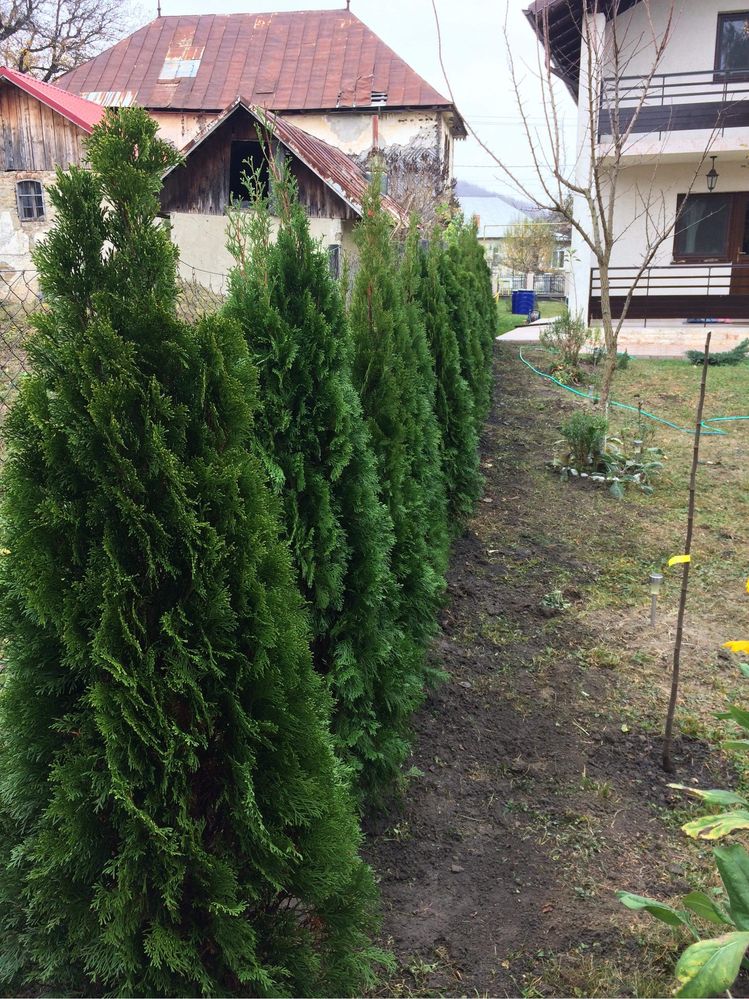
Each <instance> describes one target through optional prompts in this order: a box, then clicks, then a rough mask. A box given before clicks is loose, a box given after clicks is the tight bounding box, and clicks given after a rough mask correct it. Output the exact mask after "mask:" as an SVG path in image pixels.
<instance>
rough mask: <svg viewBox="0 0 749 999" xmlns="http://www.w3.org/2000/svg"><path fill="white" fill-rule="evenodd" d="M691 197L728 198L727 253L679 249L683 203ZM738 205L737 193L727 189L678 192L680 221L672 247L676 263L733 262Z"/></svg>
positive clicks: (675, 230) (675, 229)
mask: <svg viewBox="0 0 749 999" xmlns="http://www.w3.org/2000/svg"><path fill="white" fill-rule="evenodd" d="M689 197H692V198H694V197H698V198H726V199H727V201H728V219H727V221H726V241H725V253H723V254H704V253H684V252H680V251H679V246H678V241H679V237H680V236H681V233H682V232H683V230H679V228H678V226H679V223H680V222H681V220H682V218H683V214H682V205H683V204H684V201H685V200H686V199H687V198H689ZM735 206H736V194H735V192H733V191H725V192H721V193H719V194H702V192H698V193H695V192H694V191H692V192H691V194H678V195H677V196H676V212H677V215H678V216H679V221H678V222H677V223H676V227H675V228H674V242H673V248H672V257H673V262H674V263H677V264H678V263H684V264H707V263H710V264H728V263H732V262H733V257H732V254H731V235H732V231H733V224H734V211H735Z"/></svg>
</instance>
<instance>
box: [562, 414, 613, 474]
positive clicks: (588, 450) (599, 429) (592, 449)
mask: <svg viewBox="0 0 749 999" xmlns="http://www.w3.org/2000/svg"><path fill="white" fill-rule="evenodd" d="M561 429H562V435H563V437H564V440H565V441H566V443H567V445H568V446H569V457H570V461H571V463H572V465H573V466H574V468H576V469H577V470H578V471H581V470H582V469H584V468H592V469H594V470H597V468H598V464H599V461H600V458H601V455H602V454H603V451H604V448H605V446H606V434H607V433H608V429H609V424H608V420H607V419H606V417H605V416H603V415H601V414H600V413H592V412H591V411H590V410H589V409H577V410H575V412H574V413H573V414H572V416H571V417H570V418H569V419H568V420H565V422H564V423H563V424H562V428H561Z"/></svg>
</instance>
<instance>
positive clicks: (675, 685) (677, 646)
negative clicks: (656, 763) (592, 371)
mask: <svg viewBox="0 0 749 999" xmlns="http://www.w3.org/2000/svg"><path fill="white" fill-rule="evenodd" d="M711 338H712V333H708V334H707V339H706V340H705V356H704V359H703V362H702V364H703V367H702V382H701V384H700V401H699V403H698V404H697V422H696V425H695V430H694V448H693V450H692V474H691V476H690V479H689V510H688V513H687V536H686V541H685V544H684V554H685V555H691V554H692V534H693V533H694V509H695V499H696V495H697V465H698V462H699V458H700V437H701V435H702V414H703V413H704V410H705V391H706V389H707V369H708V361H709V359H710V340H711ZM691 565H692V563H691V561H690V562H687V563H686V564H685V565H684V572H683V574H682V577H681V597H680V599H679V616H678V618H677V620H676V638H675V641H674V665H673V670H672V673H671V697H670V699H669V702H668V712H667V713H666V731H665V734H664V737H663V769H664V770H665V771H666V772H667V773H670V774H671V773H673V772H674V763H673V758H672V747H673V735H674V716H675V714H676V701H677V698H678V696H679V673H680V669H681V645H682V641H683V639H684V617H685V615H686V609H687V594H688V592H689V570H690V568H691Z"/></svg>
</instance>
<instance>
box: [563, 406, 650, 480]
mask: <svg viewBox="0 0 749 999" xmlns="http://www.w3.org/2000/svg"><path fill="white" fill-rule="evenodd" d="M561 430H562V439H561V440H559V441H557V442H556V443H555V445H554V448H555V451H557V454H556V455H555V458H554V460H553V461H552V463H551V467H552V468H554V469H555V470H557V471H559V472H560V474H561V475H562V477H563V478H570V477H573V478H577V477H581V478H585V479H590V480H591V481H592V482H595V483H600V484H608V486H609V488H610V490H611V493H612V494H613V495H614V496H616V498H617V499H621V498H622V496H623V495H624V488H625V485H626V484H627V483H632V484H633V485H635V486H637V488H638V489H640V490H641V491H642V492H644V493H647V494H650V493H652V492H653V486H652V485H651V480H652V479H653V477H654V476H655V475H657V473H658V472H659V471H660V469H661V468H662V467H663V462H662V461H660V460H659V458H660V457H662V454H663V452H662V451H661V450H660V448H657V447H648V448H644V449H642V450H641V451H640V452H639V453H637V454H633V455H628V454H627V453H626V452H625V450H624V443H623V441H622V440H621V439H620V438H618V437H609V436H608V430H609V424H608V420H607V419H606V417H605V416H604V415H603V414H602V413H594V412H591V411H590V410H588V409H579V410H576V412H575V413H573V414H572V416H571V417H570V418H569V419H568V420H565V422H564V423H563V424H562V427H561Z"/></svg>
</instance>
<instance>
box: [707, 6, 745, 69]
mask: <svg viewBox="0 0 749 999" xmlns="http://www.w3.org/2000/svg"><path fill="white" fill-rule="evenodd" d="M715 70H716V72H719V73H726V74H729V73H749V11H746V10H744V11H735V12H734V13H732V14H719V15H718V44H717V47H716V52H715Z"/></svg>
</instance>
